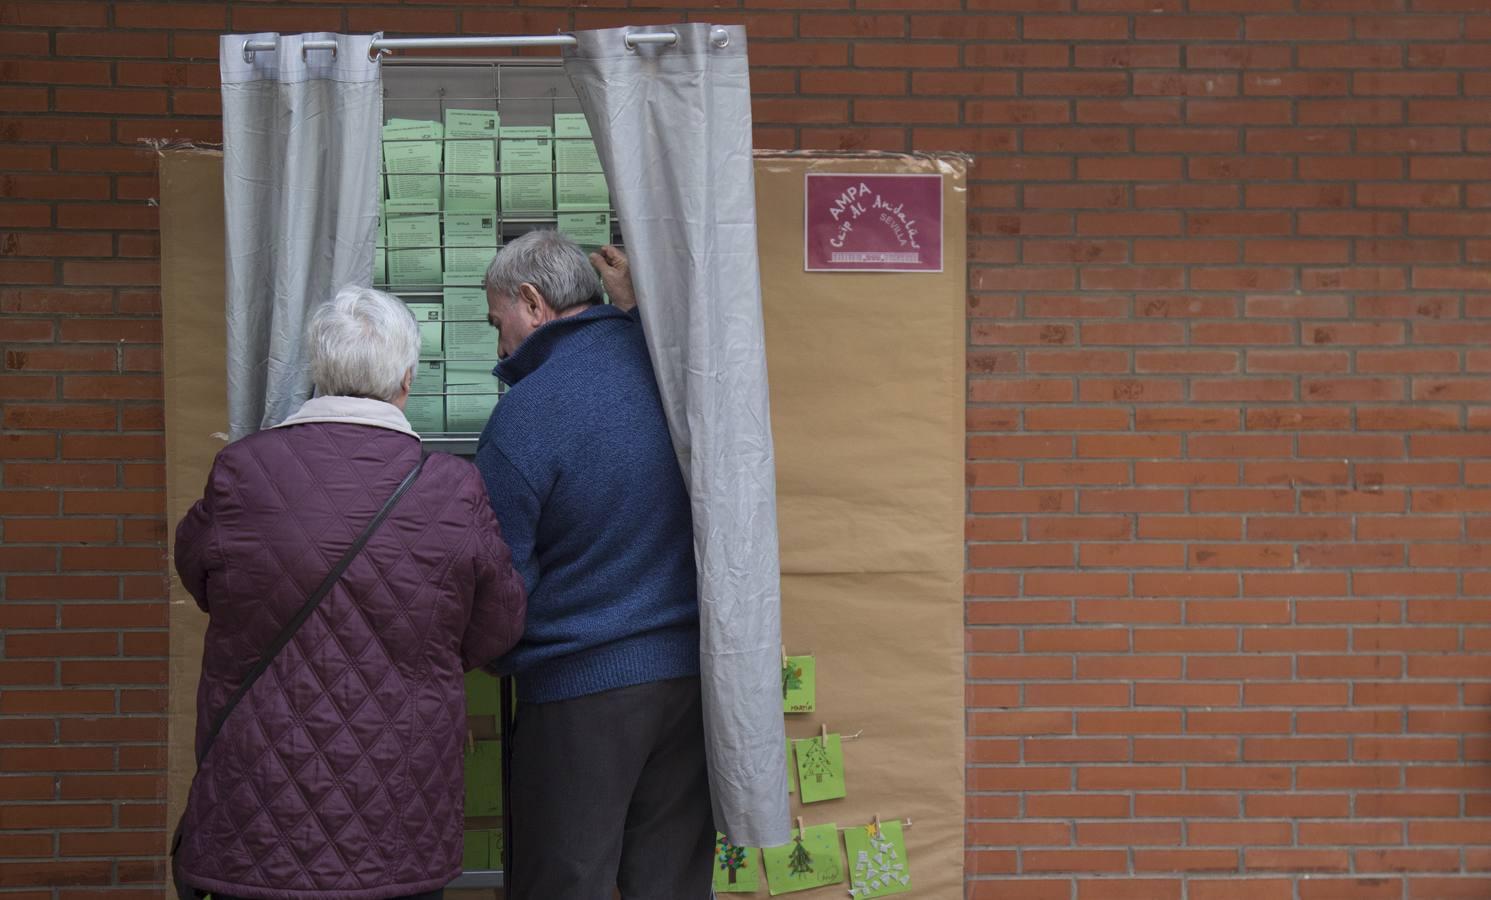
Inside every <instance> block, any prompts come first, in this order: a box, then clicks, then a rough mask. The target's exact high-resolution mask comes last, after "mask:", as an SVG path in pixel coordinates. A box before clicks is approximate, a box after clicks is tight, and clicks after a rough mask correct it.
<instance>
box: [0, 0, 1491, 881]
mask: <svg viewBox="0 0 1491 900" xmlns="http://www.w3.org/2000/svg"><path fill="white" fill-rule="evenodd" d="M803 5H804V6H807V7H810V9H806V10H802V11H798V10H796V9H794V7H793V4H791V3H790V2H787V0H741V2H721V3H718V4H715V5H713V6H709V5H707V4H700V5H698V6H697V7H694V8H690V7H688V6H687V5H686V4H683V3H671V2H669V3H664V4H660V5H653V6H644V5H643V4H640V3H638V4H634V6H635V7H636V8H635V9H631V10H629V9H625V8H624V7H625V6H626V3H625V2H624V0H609V2H605V0H603V2H598V3H595V4H594V5H587V6H584V7H577V8H574V9H571V8H570V7H569V6H567V5H564V4H561V3H558V2H554V3H550V4H545V3H544V2H542V0H540V2H536V3H530V2H523V3H522V4H521V6H519V7H512V6H503V5H500V4H492V3H481V4H476V3H471V4H465V5H463V4H460V3H451V2H441V0H430V2H417V3H416V2H412V0H411V2H408V3H403V4H401V3H397V2H389V3H382V4H373V3H369V4H367V5H345V4H335V3H325V4H316V3H314V2H306V3H294V4H271V3H265V2H233V3H123V2H121V3H114V4H110V3H101V2H72V0H30V2H0V26H3V27H0V285H3V287H0V315H3V319H0V349H3V352H4V370H3V372H0V415H3V432H0V470H3V477H0V528H3V539H4V542H3V546H0V578H3V592H4V602H3V604H0V629H3V631H4V638H3V653H0V735H3V737H0V892H3V898H4V900H11V898H20V897H24V898H27V900H30V898H33V897H34V898H36V900H42V898H51V897H54V896H56V897H58V898H59V900H85V898H87V897H89V896H90V895H92V894H94V893H97V892H105V893H109V894H111V895H112V896H114V897H119V896H120V895H122V894H125V893H133V892H140V891H143V892H144V893H149V894H154V893H155V892H156V891H157V890H158V884H159V881H160V869H159V865H158V863H157V862H156V861H155V859H154V857H153V854H154V853H155V852H156V850H157V849H158V848H159V847H160V846H161V844H162V843H163V841H164V835H163V829H164V827H165V823H164V821H163V808H162V805H161V800H160V797H161V789H162V778H163V776H162V766H163V746H162V739H163V734H164V719H163V717H162V710H163V708H164V691H165V684H164V682H165V665H166V664H165V658H164V656H165V645H166V635H165V632H164V630H163V628H164V625H165V608H164V602H163V592H164V578H163V574H162V559H163V544H162V539H163V536H164V534H165V530H166V525H167V523H165V522H164V521H163V520H162V512H161V510H162V497H161V471H162V470H161V464H160V458H161V434H160V428H161V409H160V394H161V383H160V376H159V369H160V347H159V339H160V330H159V324H158V319H157V316H158V308H159V299H158V294H157V287H156V285H157V281H158V273H157V264H156V255H157V239H156V233H155V227H156V215H155V209H154V207H153V206H152V205H151V204H150V198H151V197H152V196H153V195H154V193H155V181H154V175H153V168H154V159H153V157H152V155H151V154H150V153H148V152H142V151H141V150H140V149H139V146H138V143H137V142H138V140H139V139H141V138H149V137H168V136H173V135H175V136H186V137H193V138H203V139H213V138H215V137H217V135H218V134H219V126H218V123H217V121H216V120H215V118H214V117H215V116H216V115H217V112H218V105H217V91H216V71H217V70H216V64H215V62H214V61H213V58H214V56H215V53H216V35H217V33H219V32H222V31H225V30H238V31H250V30H282V31H300V30H309V29H329V30H339V29H340V30H352V31H368V30H373V29H385V30H387V31H389V32H391V33H414V32H420V31H432V32H439V33H458V32H463V31H465V32H504V33H510V32H533V31H548V30H551V29H554V28H572V27H578V28H583V27H595V26H610V25H617V24H623V23H627V22H653V21H659V22H661V21H669V20H677V19H679V18H683V17H696V18H709V19H713V20H715V21H722V22H732V21H740V22H745V23H746V24H747V25H748V26H749V27H750V30H751V35H752V46H753V52H752V58H753V60H754V62H755V63H756V69H755V72H754V85H755V90H756V94H757V104H756V122H757V143H758V145H760V146H771V147H827V148H876V149H890V150H904V149H925V150H963V151H967V152H970V153H974V154H976V155H977V163H976V167H975V170H974V178H973V183H972V188H971V190H972V197H971V199H972V204H971V205H972V208H973V212H972V226H973V227H972V234H973V245H972V247H971V250H972V253H971V256H972V258H973V259H974V260H975V262H974V264H973V265H972V266H971V268H970V271H969V285H970V298H969V304H968V308H969V348H968V359H969V382H968V391H969V394H968V398H969V404H968V430H969V436H968V472H969V492H968V509H969V518H968V541H969V543H968V566H969V572H968V623H969V627H968V648H969V655H968V658H967V665H968V673H969V682H968V706H969V715H968V729H969V742H968V758H969V770H968V785H969V795H968V810H967V816H968V827H967V843H968V856H967V859H968V871H969V885H970V888H969V894H970V895H971V896H975V897H988V898H994V897H999V898H1062V900H1069V898H1073V897H1075V898H1078V900H1104V898H1146V900H1148V898H1153V900H1165V898H1176V900H1178V898H1181V897H1182V896H1184V897H1186V898H1188V900H1222V898H1235V897H1246V898H1248V900H1283V898H1295V897H1296V896H1297V897H1298V898H1299V900H1324V898H1333V897H1341V898H1353V900H1356V898H1361V900H1376V898H1402V897H1407V898H1412V900H1435V898H1483V897H1491V767H1488V765H1487V762H1488V761H1491V718H1488V713H1491V710H1488V706H1491V628H1488V627H1487V626H1488V622H1491V599H1488V598H1491V552H1488V551H1487V550H1486V549H1484V546H1483V545H1484V543H1485V541H1486V539H1487V537H1488V536H1491V463H1488V454H1487V453H1486V449H1487V447H1488V437H1491V435H1488V432H1487V429H1488V427H1491V275H1488V274H1487V273H1488V271H1491V270H1488V269H1487V267H1486V263H1487V261H1488V259H1491V239H1487V238H1484V237H1483V236H1482V234H1483V232H1486V231H1488V226H1491V3H1488V0H966V2H965V0H921V2H914V0H900V2H897V0H815V2H811V3H805V4H803ZM660 6H665V7H667V8H660ZM856 7H857V8H856ZM908 764H911V763H910V762H908ZM1306 873H1308V876H1307V875H1306ZM1296 892H1297V893H1296Z"/></svg>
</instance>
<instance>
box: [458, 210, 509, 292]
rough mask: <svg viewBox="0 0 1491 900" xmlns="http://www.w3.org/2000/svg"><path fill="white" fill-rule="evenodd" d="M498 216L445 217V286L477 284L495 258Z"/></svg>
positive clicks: (464, 215)
mask: <svg viewBox="0 0 1491 900" xmlns="http://www.w3.org/2000/svg"><path fill="white" fill-rule="evenodd" d="M497 243H498V241H497V217H496V216H495V215H493V214H490V213H489V214H486V215H473V214H448V215H446V217H445V283H446V284H462V285H479V284H481V282H482V276H484V275H486V273H487V266H489V265H491V263H492V257H494V256H496V255H497Z"/></svg>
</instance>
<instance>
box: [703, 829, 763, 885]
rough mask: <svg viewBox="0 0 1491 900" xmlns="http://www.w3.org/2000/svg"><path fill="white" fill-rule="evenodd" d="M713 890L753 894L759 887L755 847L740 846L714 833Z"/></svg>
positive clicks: (758, 869) (757, 860)
mask: <svg viewBox="0 0 1491 900" xmlns="http://www.w3.org/2000/svg"><path fill="white" fill-rule="evenodd" d="M713 868H714V892H715V893H716V894H754V893H756V891H758V890H760V889H761V868H760V862H759V858H758V856H757V850H756V848H755V847H740V846H737V845H735V844H732V843H730V842H729V841H728V840H726V838H725V836H724V835H723V834H720V833H719V832H715V835H714V866H713Z"/></svg>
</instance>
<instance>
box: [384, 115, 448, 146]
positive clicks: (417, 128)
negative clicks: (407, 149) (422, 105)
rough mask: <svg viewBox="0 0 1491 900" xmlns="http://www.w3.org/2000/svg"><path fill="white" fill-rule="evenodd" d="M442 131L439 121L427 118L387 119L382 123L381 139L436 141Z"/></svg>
mask: <svg viewBox="0 0 1491 900" xmlns="http://www.w3.org/2000/svg"><path fill="white" fill-rule="evenodd" d="M443 131H444V129H442V128H441V127H440V123H439V122H434V121H430V120H428V119H389V120H388V121H387V122H385V123H383V140H384V142H389V141H438V140H440V138H441V137H442V136H443Z"/></svg>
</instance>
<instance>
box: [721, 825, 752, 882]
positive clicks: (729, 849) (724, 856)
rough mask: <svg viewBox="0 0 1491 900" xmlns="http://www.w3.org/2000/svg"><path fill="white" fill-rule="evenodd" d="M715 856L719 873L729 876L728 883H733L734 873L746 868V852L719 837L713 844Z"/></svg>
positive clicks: (722, 836) (742, 848)
mask: <svg viewBox="0 0 1491 900" xmlns="http://www.w3.org/2000/svg"><path fill="white" fill-rule="evenodd" d="M714 850H715V854H716V855H717V857H718V859H719V862H720V871H722V872H728V873H729V874H730V883H731V884H734V883H735V873H736V872H738V871H740V870H741V869H744V868H745V866H746V852H745V848H744V847H737V846H735V845H734V844H732V843H730V842H729V841H728V840H726V839H725V837H724V835H721V836H720V837H719V839H718V840H717V841H716V842H715V848H714Z"/></svg>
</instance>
